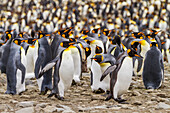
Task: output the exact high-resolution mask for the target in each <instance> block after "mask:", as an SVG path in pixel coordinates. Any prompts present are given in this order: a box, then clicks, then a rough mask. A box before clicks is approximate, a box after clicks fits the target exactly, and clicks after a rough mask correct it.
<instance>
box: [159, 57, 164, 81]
mask: <svg viewBox="0 0 170 113" xmlns="http://www.w3.org/2000/svg"><path fill="white" fill-rule="evenodd" d="M160 63H161V69H162V70H163V75H162V80H163V81H164V64H163V57H162V56H161V60H160Z"/></svg>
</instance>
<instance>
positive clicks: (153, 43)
mask: <svg viewBox="0 0 170 113" xmlns="http://www.w3.org/2000/svg"><path fill="white" fill-rule="evenodd" d="M150 47H158V44H157V43H156V42H152V43H151V44H150Z"/></svg>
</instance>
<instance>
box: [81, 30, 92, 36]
mask: <svg viewBox="0 0 170 113" xmlns="http://www.w3.org/2000/svg"><path fill="white" fill-rule="evenodd" d="M89 32H90V31H89V30H82V31H81V34H84V35H88V34H89Z"/></svg>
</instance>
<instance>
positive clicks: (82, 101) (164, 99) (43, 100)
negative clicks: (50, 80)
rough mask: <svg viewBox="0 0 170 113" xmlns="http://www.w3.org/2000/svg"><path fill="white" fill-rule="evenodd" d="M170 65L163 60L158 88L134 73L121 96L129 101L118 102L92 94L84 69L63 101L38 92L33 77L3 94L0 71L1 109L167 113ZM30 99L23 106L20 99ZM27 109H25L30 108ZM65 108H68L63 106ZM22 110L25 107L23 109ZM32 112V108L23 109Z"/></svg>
mask: <svg viewBox="0 0 170 113" xmlns="http://www.w3.org/2000/svg"><path fill="white" fill-rule="evenodd" d="M169 67H170V65H168V64H165V75H166V76H165V81H164V83H163V85H162V86H161V88H160V89H157V90H146V89H144V85H143V83H142V78H141V77H133V81H132V84H131V86H130V88H129V90H128V92H127V93H126V94H124V95H123V99H127V102H128V104H119V103H117V102H115V101H114V100H109V101H105V97H104V96H102V95H103V94H104V93H103V94H94V93H92V91H91V88H90V76H89V74H88V73H83V78H82V80H81V83H80V84H79V85H74V86H72V87H71V88H70V89H69V90H68V91H66V92H65V98H64V101H61V100H58V99H57V98H55V97H52V98H47V96H48V94H49V93H50V92H48V94H47V95H39V90H38V86H37V84H36V80H29V81H28V82H29V85H27V86H26V89H27V90H26V91H25V92H24V93H23V94H22V95H6V94H4V92H5V91H6V76H5V74H1V75H0V112H15V111H16V112H17V113H19V110H20V112H22V110H21V109H23V108H26V107H29V109H32V112H42V113H44V112H96V113H99V112H100V113H107V112H118V113H119V112H129V113H132V112H135V113H136V112H142V113H143V112H147V113H148V112H151V113H153V112H162V113H166V112H167V113H168V112H169V113H170V68H169ZM27 101H28V102H30V103H31V104H28V103H27V105H26V106H23V105H21V104H22V102H27ZM29 109H27V110H29ZM66 109H67V110H66ZM24 110H25V109H24ZM26 112H29V113H31V111H30V110H29V111H25V113H26Z"/></svg>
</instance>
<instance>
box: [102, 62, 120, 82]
mask: <svg viewBox="0 0 170 113" xmlns="http://www.w3.org/2000/svg"><path fill="white" fill-rule="evenodd" d="M116 67H117V66H116V65H113V66H109V67H108V68H107V69H106V70H105V72H104V73H103V74H102V76H101V78H100V81H102V80H103V79H104V78H105V77H106V76H107V75H108V74H109V73H111V72H113V71H114V70H115V69H116Z"/></svg>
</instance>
